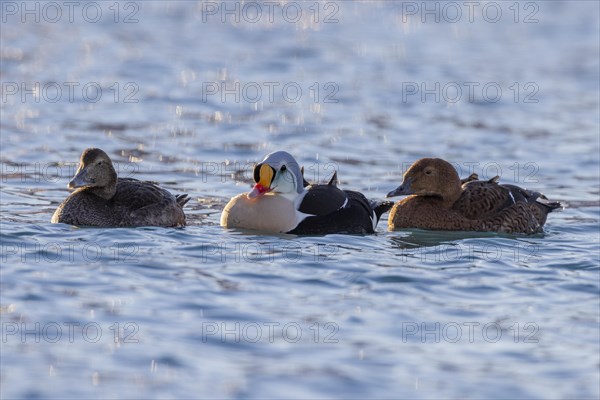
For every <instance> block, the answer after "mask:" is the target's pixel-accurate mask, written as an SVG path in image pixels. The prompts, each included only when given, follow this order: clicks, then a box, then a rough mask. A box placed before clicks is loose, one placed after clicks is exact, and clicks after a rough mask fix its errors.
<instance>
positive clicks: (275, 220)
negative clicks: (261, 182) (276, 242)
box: [221, 193, 301, 233]
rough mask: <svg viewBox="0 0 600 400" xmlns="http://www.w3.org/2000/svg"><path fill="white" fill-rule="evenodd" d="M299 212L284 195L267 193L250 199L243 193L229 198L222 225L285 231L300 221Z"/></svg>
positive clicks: (275, 231) (276, 231) (264, 230)
mask: <svg viewBox="0 0 600 400" xmlns="http://www.w3.org/2000/svg"><path fill="white" fill-rule="evenodd" d="M299 214H300V213H298V212H297V210H296V208H295V206H294V202H293V201H291V200H290V199H287V198H285V197H284V196H280V195H277V194H272V193H267V194H265V195H264V196H260V197H256V198H253V199H249V198H248V196H246V193H242V194H239V195H237V196H235V197H234V198H232V199H231V200H229V203H227V205H226V206H225V208H224V209H223V213H222V214H221V226H223V227H225V228H240V229H253V230H259V231H263V232H272V233H285V232H289V231H291V230H292V229H294V228H295V227H296V226H297V225H298V224H299V223H300V218H301V215H299Z"/></svg>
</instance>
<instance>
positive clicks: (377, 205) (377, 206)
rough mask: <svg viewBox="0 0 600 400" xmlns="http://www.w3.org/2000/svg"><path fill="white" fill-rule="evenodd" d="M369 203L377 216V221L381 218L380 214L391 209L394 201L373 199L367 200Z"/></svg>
mask: <svg viewBox="0 0 600 400" xmlns="http://www.w3.org/2000/svg"><path fill="white" fill-rule="evenodd" d="M369 203H370V204H371V208H372V209H373V211H375V215H376V216H377V220H378V221H379V218H381V216H382V215H383V214H384V213H386V212H388V211H389V210H391V208H392V207H393V206H394V202H393V201H375V200H369Z"/></svg>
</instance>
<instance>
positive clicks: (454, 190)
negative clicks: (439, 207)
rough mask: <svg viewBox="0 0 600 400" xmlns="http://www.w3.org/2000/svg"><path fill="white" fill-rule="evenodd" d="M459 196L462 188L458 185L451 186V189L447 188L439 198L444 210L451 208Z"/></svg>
mask: <svg viewBox="0 0 600 400" xmlns="http://www.w3.org/2000/svg"><path fill="white" fill-rule="evenodd" d="M461 194H462V187H461V186H460V184H457V185H452V187H450V188H448V190H446V192H445V193H444V194H443V195H442V196H441V197H442V203H443V205H444V208H452V206H453V205H454V203H456V201H457V200H458V199H459V197H460V195H461Z"/></svg>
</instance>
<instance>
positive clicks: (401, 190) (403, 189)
mask: <svg viewBox="0 0 600 400" xmlns="http://www.w3.org/2000/svg"><path fill="white" fill-rule="evenodd" d="M410 182H411V180H410V179H405V180H404V182H402V185H400V186H398V187H397V188H396V189H394V190H392V191H391V192H389V193H388V194H387V195H386V196H385V197H395V196H408V195H410V194H413V191H412V189H411V188H410Z"/></svg>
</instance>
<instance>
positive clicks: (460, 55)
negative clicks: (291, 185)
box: [0, 1, 600, 399]
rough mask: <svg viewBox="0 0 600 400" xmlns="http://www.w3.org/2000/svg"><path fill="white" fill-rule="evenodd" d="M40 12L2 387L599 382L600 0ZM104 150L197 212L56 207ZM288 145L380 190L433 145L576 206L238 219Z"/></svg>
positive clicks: (594, 387) (304, 393)
mask: <svg viewBox="0 0 600 400" xmlns="http://www.w3.org/2000/svg"><path fill="white" fill-rule="evenodd" d="M23 4H24V3H17V2H15V3H13V2H3V3H2V13H3V14H2V19H3V20H2V32H1V33H2V35H1V38H2V39H1V50H2V71H1V77H2V96H3V98H2V104H1V107H2V108H1V110H2V115H1V120H0V122H1V124H2V128H1V133H2V135H1V140H0V143H1V149H2V150H1V162H2V164H1V165H2V180H1V187H2V192H1V207H2V214H1V237H2V254H1V257H2V269H1V275H0V277H1V286H0V288H1V290H2V292H1V307H2V308H1V320H2V354H1V375H0V386H1V393H0V394H1V397H2V398H7V399H8V398H77V399H81V398H103V399H104V398H133V397H135V398H158V397H160V398H226V397H234V398H258V397H260V398H265V397H272V398H282V397H283V398H307V397H313V398H325V397H333V398H365V397H369V398H398V397H402V398H458V397H460V398H483V397H491V398H598V397H599V395H600V394H599V389H598V387H599V371H600V359H599V352H600V346H599V339H600V338H599V329H598V324H599V320H600V316H599V311H598V310H599V287H600V283H599V280H600V275H599V274H600V268H599V241H600V238H599V223H598V219H599V213H600V205H599V197H598V196H599V184H600V182H599V179H600V178H599V177H600V172H599V169H600V163H599V152H600V146H599V122H598V120H599V99H598V86H599V72H598V71H599V65H600V62H599V59H600V55H599V27H598V13H599V9H598V3H597V2H588V1H580V2H578V1H572V2H561V1H552V2H527V3H525V2H522V3H512V2H495V3H494V2H482V3H481V5H480V6H478V8H475V9H474V10H473V21H472V22H470V21H469V9H468V7H465V6H460V4H462V3H461V2H457V3H452V2H451V3H444V2H442V3H434V2H430V3H428V4H429V6H430V7H431V8H430V9H433V10H436V8H435V7H438V8H437V9H438V10H439V13H438V15H437V16H438V17H439V22H436V21H435V18H436V15H435V14H426V13H425V10H422V9H421V7H423V6H422V3H421V2H405V3H400V2H377V1H371V2H329V1H327V2H286V3H283V2H276V3H274V4H275V5H273V6H272V7H273V8H272V15H271V14H270V13H269V8H268V6H267V5H266V4H265V3H240V4H238V5H237V6H236V5H235V4H234V3H228V4H224V3H221V2H183V1H182V2H177V1H174V2H168V3H166V2H165V3H162V2H122V3H116V6H115V3H111V2H98V3H91V4H92V5H88V6H84V5H79V6H77V7H78V8H74V9H73V14H72V22H71V21H70V20H69V18H70V14H69V10H68V9H67V8H66V7H67V6H64V5H62V3H60V2H58V3H53V4H58V7H60V8H59V11H61V12H62V14H61V16H62V17H61V18H60V19H59V20H57V14H55V12H54V9H53V8H52V7H55V8H56V6H54V5H52V4H51V3H38V2H29V3H28V5H27V7H30V8H29V9H30V10H33V11H32V13H33V14H31V13H30V14H27V13H25V10H23V9H21V7H24V6H23ZM36 4H37V6H36ZM86 4H87V3H86ZM436 4H437V6H436ZM515 4H516V6H515ZM257 5H258V6H259V7H260V10H261V11H262V14H260V15H258V14H256V11H257V10H258V8H257ZM457 5H458V6H457ZM11 7H12V8H11ZM36 7H38V8H36ZM85 7H87V8H85ZM225 7H229V8H227V9H228V10H233V11H232V12H233V14H227V13H226V12H224V8H225ZM236 7H237V8H236ZM484 7H486V8H485V13H484V12H483V9H484ZM457 8H458V9H459V11H461V16H460V17H458V14H456V10H457ZM98 9H99V10H100V11H101V12H102V16H101V18H99V20H98V21H97V22H93V21H95V19H96V15H97V14H95V12H96V11H97V10H98ZM36 10H37V11H36ZM236 10H239V11H236ZM284 10H285V11H284ZM298 10H300V12H301V15H298V16H297V12H298ZM498 10H500V12H501V14H496V13H495V12H496V11H498ZM517 10H518V14H516V12H517ZM117 11H118V13H117ZM36 13H37V16H38V17H39V21H38V22H36V21H35V17H36ZM434 13H435V11H434ZM236 17H237V18H239V22H236V21H235V18H236ZM271 18H272V21H271ZM23 19H24V20H25V22H22V20H23ZM223 19H224V20H225V22H222V21H223ZM296 19H297V22H296ZM423 19H424V21H423ZM496 19H497V20H496ZM136 20H137V22H136ZM325 20H326V21H325ZM236 82H237V83H238V84H239V90H238V89H237V87H238V86H236ZM36 84H37V85H38V86H36ZM23 85H24V86H23ZM436 85H439V86H436ZM222 88H224V89H226V90H227V91H226V92H222V91H221V89H222ZM284 88H285V90H284ZM437 88H439V89H437ZM484 88H485V90H484ZM498 88H500V90H501V94H500V92H498ZM298 89H299V90H298ZM28 90H35V91H36V93H31V92H28ZM71 90H72V91H71ZM259 90H260V91H259ZM423 90H425V91H426V92H425V94H423ZM458 90H460V93H461V95H462V96H461V97H460V98H459V97H458V93H459V92H458ZM215 92H216V93H215ZM99 93H101V97H99V98H97V96H98V94H99ZM236 96H237V97H238V98H236ZM422 96H424V97H422ZM436 96H437V97H436ZM89 146H97V147H101V148H102V149H104V150H105V151H107V153H108V154H109V155H110V156H111V157H112V158H113V160H114V162H115V164H116V165H117V167H118V169H119V173H120V174H121V175H122V176H134V177H137V178H141V179H150V180H155V181H158V182H160V183H161V184H162V185H164V186H165V187H167V188H168V189H169V190H171V191H172V192H176V193H189V194H190V195H191V196H192V198H193V199H192V201H191V202H190V203H189V205H188V207H187V214H188V219H189V226H187V227H186V228H184V229H164V228H138V229H92V228H83V229H81V228H75V227H71V226H66V225H61V224H58V225H51V224H50V223H49V220H50V217H51V215H52V213H53V211H54V209H55V208H56V207H57V205H58V204H59V203H60V202H61V201H62V199H64V197H65V196H66V195H67V194H68V191H67V189H66V184H67V182H68V180H69V179H70V177H71V176H72V174H73V172H74V168H75V166H76V162H77V159H78V157H79V154H80V153H81V151H82V150H83V149H84V148H86V147H89ZM276 149H285V150H288V151H290V152H292V153H293V154H294V155H295V156H296V157H297V159H298V161H299V162H301V163H302V164H303V165H305V167H306V171H307V173H306V174H307V176H308V177H309V179H310V180H313V181H314V180H320V181H322V180H325V179H328V178H329V177H330V176H331V173H332V172H333V170H334V169H337V170H338V173H339V177H340V179H341V182H342V186H343V187H345V188H351V189H355V190H360V191H362V192H364V193H365V194H367V196H368V197H370V198H375V199H377V198H379V199H381V198H383V196H384V195H385V193H387V192H388V191H389V190H391V189H393V188H394V187H396V186H397V185H398V184H399V182H400V180H401V174H402V172H403V170H405V169H406V167H407V166H408V165H409V164H410V163H411V162H413V161H414V160H415V159H417V158H419V157H423V156H439V157H443V158H445V159H448V160H449V161H452V162H453V163H454V164H455V166H457V168H459V170H460V172H461V175H462V176H466V175H467V174H468V173H470V172H473V171H474V172H477V173H479V175H480V176H482V177H484V178H491V177H492V176H494V175H496V174H499V175H501V177H502V181H503V182H505V183H516V184H519V185H521V186H525V187H528V188H531V189H535V190H541V191H544V192H545V193H546V194H547V195H548V196H549V197H550V198H551V199H556V200H560V201H562V202H564V203H565V205H566V209H565V210H564V211H563V212H561V213H556V214H552V215H550V217H549V219H548V223H547V225H546V227H545V229H544V233H543V234H539V235H535V236H529V237H527V236H507V235H496V234H478V233H476V234H475V233H474V234H468V233H440V232H428V231H421V230H407V231H402V232H392V233H390V232H386V230H385V229H386V224H385V221H382V222H381V223H380V224H379V227H378V232H377V234H375V235H371V236H343V235H329V236H320V237H294V236H289V235H281V236H268V235H257V234H255V233H249V232H235V231H227V230H224V229H222V228H220V227H219V225H218V219H219V214H220V210H221V208H222V207H223V205H224V204H225V202H226V201H227V199H228V198H230V197H231V196H233V195H235V194H237V193H239V192H242V191H246V190H247V189H248V188H249V187H250V181H251V175H250V173H249V172H250V168H251V166H252V163H254V162H256V161H258V160H260V159H262V157H263V156H264V155H265V154H266V153H268V152H270V151H273V150H276ZM384 218H385V217H384Z"/></svg>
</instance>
